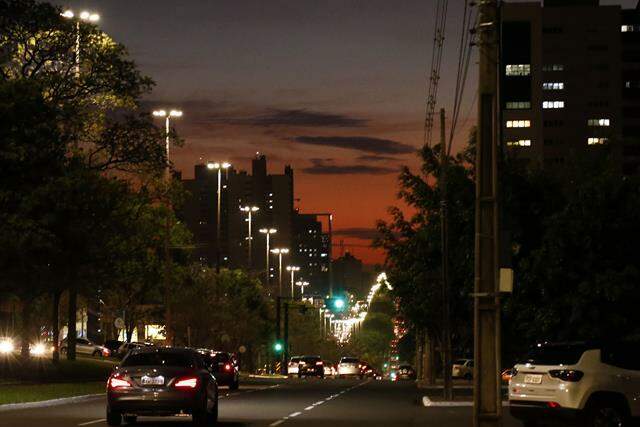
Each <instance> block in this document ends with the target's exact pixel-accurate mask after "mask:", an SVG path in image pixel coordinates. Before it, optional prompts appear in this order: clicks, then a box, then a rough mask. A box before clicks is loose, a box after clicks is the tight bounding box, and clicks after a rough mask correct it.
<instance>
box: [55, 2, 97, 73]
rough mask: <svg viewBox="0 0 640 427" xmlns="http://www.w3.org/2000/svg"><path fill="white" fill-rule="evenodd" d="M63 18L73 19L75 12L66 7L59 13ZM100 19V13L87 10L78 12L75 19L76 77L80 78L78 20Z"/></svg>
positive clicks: (92, 20)
mask: <svg viewBox="0 0 640 427" xmlns="http://www.w3.org/2000/svg"><path fill="white" fill-rule="evenodd" d="M60 16H62V17H63V18H66V19H73V18H74V17H75V16H76V14H75V13H74V12H73V10H71V9H67V10H65V11H64V12H62V13H61V14H60ZM99 20H100V15H98V14H97V13H94V12H89V11H87V10H83V11H82V12H80V14H79V15H78V17H77V19H76V52H75V56H76V58H75V60H76V61H75V62H76V79H79V78H80V21H85V22H98V21H99Z"/></svg>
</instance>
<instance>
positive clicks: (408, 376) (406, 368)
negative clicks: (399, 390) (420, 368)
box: [396, 365, 416, 380]
mask: <svg viewBox="0 0 640 427" xmlns="http://www.w3.org/2000/svg"><path fill="white" fill-rule="evenodd" d="M396 379H398V380H415V379H416V371H415V369H413V367H412V366H411V365H400V366H399V367H398V370H397V372H396Z"/></svg>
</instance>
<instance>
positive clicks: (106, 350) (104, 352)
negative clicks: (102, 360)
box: [102, 348, 111, 357]
mask: <svg viewBox="0 0 640 427" xmlns="http://www.w3.org/2000/svg"><path fill="white" fill-rule="evenodd" d="M110 354H111V352H110V351H109V349H108V348H105V349H104V350H102V355H103V356H104V357H109V355H110Z"/></svg>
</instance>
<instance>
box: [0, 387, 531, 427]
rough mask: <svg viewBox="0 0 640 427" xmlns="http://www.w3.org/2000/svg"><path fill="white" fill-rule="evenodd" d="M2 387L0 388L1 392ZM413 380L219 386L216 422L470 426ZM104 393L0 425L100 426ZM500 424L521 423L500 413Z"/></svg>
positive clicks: (177, 421)
mask: <svg viewBox="0 0 640 427" xmlns="http://www.w3.org/2000/svg"><path fill="white" fill-rule="evenodd" d="M0 392H1V391H0ZM419 396H421V393H420V392H419V391H418V390H417V389H416V388H415V386H414V385H413V384H412V383H407V382H405V383H390V382H388V381H372V380H369V381H358V380H333V379H327V380H324V381H323V380H315V379H308V380H304V379H303V380H279V381H270V382H268V381H261V382H253V383H252V384H247V385H245V386H244V387H241V389H240V390H238V391H237V392H231V393H229V392H228V391H227V390H225V389H221V399H220V422H219V425H220V426H221V427H244V426H261V427H269V426H270V427H276V426H282V427H294V426H311V427H315V426H330V427H346V426H366V427H378V426H380V427H389V426H436V427H449V426H451V427H459V426H471V408H470V407H429V408H425V407H424V406H422V405H419V404H418V403H417V402H418V398H419ZM104 410H105V408H104V397H99V398H95V399H91V400H88V401H83V402H77V403H74V404H68V405H59V406H53V407H49V408H38V409H29V410H13V411H6V412H0V426H2V427H9V426H11V427H21V426H25V427H27V426H28V427H84V426H90V427H94V426H95V427H104V426H106V423H105V422H104V419H103V418H104ZM505 418H506V420H505V423H504V426H505V427H520V426H521V424H520V423H518V422H517V421H514V420H512V419H510V418H509V417H508V416H506V417H505ZM189 421H190V418H189V417H184V418H169V419H162V418H141V419H140V421H139V424H140V425H147V426H162V427H169V426H185V425H188V423H189Z"/></svg>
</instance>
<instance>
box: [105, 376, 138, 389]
mask: <svg viewBox="0 0 640 427" xmlns="http://www.w3.org/2000/svg"><path fill="white" fill-rule="evenodd" d="M108 386H109V388H129V387H131V386H132V385H131V383H130V382H129V381H127V380H123V379H122V378H118V377H115V376H114V377H111V378H109V382H108Z"/></svg>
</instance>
